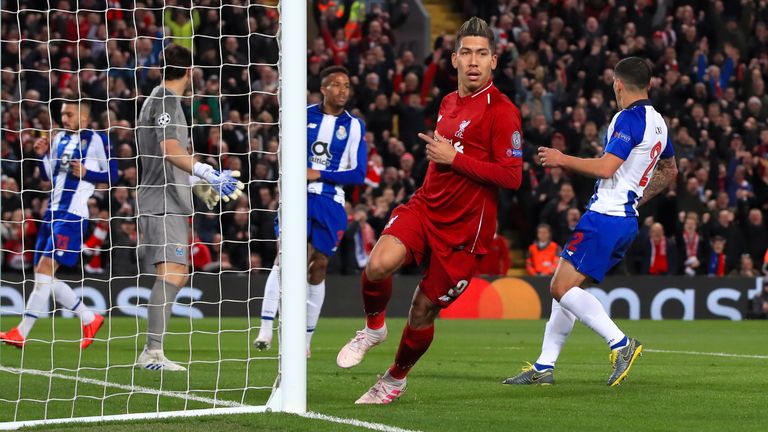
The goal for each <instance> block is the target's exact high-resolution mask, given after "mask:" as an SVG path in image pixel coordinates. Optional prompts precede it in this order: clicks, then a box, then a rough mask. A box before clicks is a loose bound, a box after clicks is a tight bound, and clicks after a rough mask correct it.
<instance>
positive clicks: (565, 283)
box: [549, 259, 642, 386]
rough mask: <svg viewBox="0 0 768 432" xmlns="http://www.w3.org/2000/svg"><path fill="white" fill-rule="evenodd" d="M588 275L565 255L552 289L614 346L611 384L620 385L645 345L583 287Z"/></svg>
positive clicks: (562, 302)
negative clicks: (621, 328) (621, 326)
mask: <svg viewBox="0 0 768 432" xmlns="http://www.w3.org/2000/svg"><path fill="white" fill-rule="evenodd" d="M585 279H586V276H585V275H583V274H581V273H580V272H579V271H578V270H576V268H575V267H574V266H573V264H571V262H570V261H568V260H566V259H561V260H560V263H559V264H558V266H557V270H555V275H554V277H553V278H552V282H551V283H550V287H549V291H550V293H551V294H552V297H553V298H554V299H555V300H557V301H558V302H559V303H560V306H561V307H562V308H563V309H565V310H566V311H568V312H570V313H572V314H573V315H574V316H575V317H576V318H578V319H579V321H581V322H583V323H584V324H585V325H586V326H587V327H589V328H590V329H592V330H593V331H594V332H595V333H597V334H599V335H600V336H602V337H603V339H605V341H606V343H607V344H608V346H609V347H610V348H611V361H612V363H613V366H614V372H613V374H612V375H611V377H610V378H609V380H608V384H609V385H611V386H613V385H617V384H619V383H620V382H621V381H622V380H623V379H624V378H625V377H626V375H627V373H628V372H629V368H631V367H632V363H633V362H634V360H635V359H636V358H637V356H639V355H640V353H641V352H642V345H640V343H639V342H638V341H637V340H636V339H631V340H630V339H628V338H627V336H626V335H625V334H624V333H623V332H622V331H621V330H620V329H619V327H618V326H617V325H616V324H615V323H614V322H613V321H612V320H611V318H610V317H609V316H608V313H606V311H605V309H603V305H602V304H601V303H600V301H599V300H598V299H597V298H595V296H593V295H592V294H590V293H588V292H586V291H584V290H583V289H581V288H580V285H581V284H582V283H584V281H585ZM563 343H565V342H564V341H563Z"/></svg>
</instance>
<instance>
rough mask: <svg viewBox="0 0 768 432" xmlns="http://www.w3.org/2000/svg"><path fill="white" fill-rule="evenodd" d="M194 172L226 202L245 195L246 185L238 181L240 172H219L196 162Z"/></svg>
mask: <svg viewBox="0 0 768 432" xmlns="http://www.w3.org/2000/svg"><path fill="white" fill-rule="evenodd" d="M193 171H194V174H195V175H196V176H198V177H200V178H201V179H203V180H205V181H207V182H208V183H209V184H210V185H211V187H213V189H214V190H215V191H216V192H217V193H218V194H219V195H220V196H221V199H222V200H223V201H224V202H229V200H236V199H238V198H239V197H240V195H242V194H243V189H244V188H245V185H244V184H243V183H242V182H241V181H239V180H238V179H237V178H238V177H240V171H229V170H226V171H222V172H219V171H216V170H215V169H213V167H212V166H210V165H208V164H206V163H202V162H196V163H195V165H194V167H193Z"/></svg>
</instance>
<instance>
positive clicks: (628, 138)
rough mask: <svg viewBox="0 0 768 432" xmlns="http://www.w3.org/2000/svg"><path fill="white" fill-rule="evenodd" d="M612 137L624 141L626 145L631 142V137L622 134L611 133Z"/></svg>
mask: <svg viewBox="0 0 768 432" xmlns="http://www.w3.org/2000/svg"><path fill="white" fill-rule="evenodd" d="M613 137H614V138H618V139H620V140H622V141H626V142H628V143H631V142H632V137H630V136H629V135H627V134H625V133H624V132H619V131H613Z"/></svg>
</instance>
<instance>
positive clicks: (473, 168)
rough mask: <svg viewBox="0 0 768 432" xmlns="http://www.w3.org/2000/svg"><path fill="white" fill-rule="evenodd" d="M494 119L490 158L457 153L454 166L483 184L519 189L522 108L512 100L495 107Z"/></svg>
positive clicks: (491, 119)
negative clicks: (520, 109) (518, 107)
mask: <svg viewBox="0 0 768 432" xmlns="http://www.w3.org/2000/svg"><path fill="white" fill-rule="evenodd" d="M492 113H493V114H492V115H491V116H489V117H490V119H489V120H490V121H491V125H490V127H491V141H492V142H491V161H490V162H485V161H480V160H477V159H473V158H471V157H469V156H466V155H464V154H462V153H457V154H456V158H455V159H454V160H453V164H452V165H451V167H453V169H454V170H455V171H457V172H458V173H460V174H462V175H465V176H467V177H469V178H471V179H472V180H475V181H477V182H480V183H490V184H493V185H496V186H499V187H503V188H506V189H517V188H519V187H520V183H521V181H522V179H523V134H522V131H521V129H522V127H521V124H522V121H521V118H520V111H518V110H517V108H515V106H514V105H512V104H511V103H503V104H498V105H496V106H495V107H494V109H493V111H492Z"/></svg>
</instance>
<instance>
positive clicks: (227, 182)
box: [160, 139, 245, 202]
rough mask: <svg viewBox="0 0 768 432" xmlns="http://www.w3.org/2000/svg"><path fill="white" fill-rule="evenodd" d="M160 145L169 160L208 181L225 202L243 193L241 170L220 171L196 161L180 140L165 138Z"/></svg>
mask: <svg viewBox="0 0 768 432" xmlns="http://www.w3.org/2000/svg"><path fill="white" fill-rule="evenodd" d="M160 147H161V148H162V149H163V155H164V156H165V158H166V160H167V161H168V162H170V163H171V164H173V165H175V166H177V167H179V168H181V169H182V170H184V171H186V172H188V173H190V174H192V175H195V176H197V177H198V178H201V179H203V180H205V181H207V182H208V183H209V184H210V185H211V187H213V189H214V190H215V191H216V193H218V194H219V195H220V196H221V199H222V200H224V202H227V201H229V200H230V199H233V200H234V199H237V198H238V197H240V195H242V194H243V192H242V190H243V189H244V188H245V185H243V183H242V182H240V181H239V180H238V179H237V178H238V177H240V172H239V171H222V172H219V171H217V170H215V169H214V168H213V167H212V166H210V165H208V164H206V163H202V162H195V158H194V157H192V155H191V154H189V152H188V151H187V149H186V148H184V147H182V146H181V143H180V142H179V140H175V139H167V140H163V141H162V142H161V143H160Z"/></svg>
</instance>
